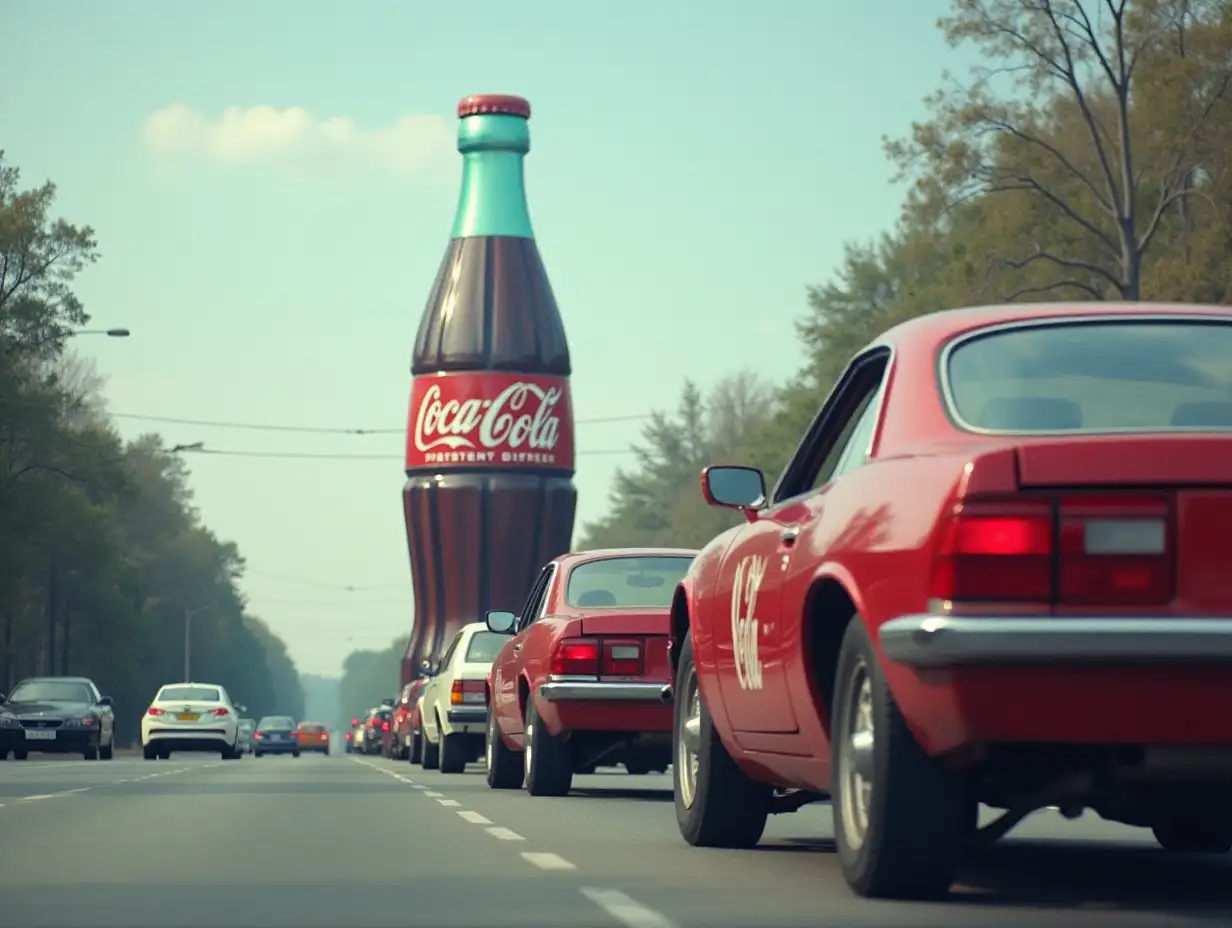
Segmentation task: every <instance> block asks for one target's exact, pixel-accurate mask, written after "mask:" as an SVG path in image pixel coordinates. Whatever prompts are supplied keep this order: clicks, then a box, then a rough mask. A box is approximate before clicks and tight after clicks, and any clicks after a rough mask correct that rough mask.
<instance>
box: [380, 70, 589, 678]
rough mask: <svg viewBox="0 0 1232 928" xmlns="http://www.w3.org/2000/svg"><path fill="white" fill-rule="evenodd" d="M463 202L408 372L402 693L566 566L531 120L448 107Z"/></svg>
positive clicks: (554, 348)
mask: <svg viewBox="0 0 1232 928" xmlns="http://www.w3.org/2000/svg"><path fill="white" fill-rule="evenodd" d="M458 118H459V120H460V124H459V127H458V151H460V152H461V153H462V195H461V198H460V199H459V201H458V212H457V216H456V218H455V219H454V224H453V235H452V238H451V240H450V243H449V248H448V250H447V251H446V252H445V257H444V260H442V261H441V266H440V270H439V271H438V272H437V275H436V283H435V285H433V287H432V293H431V295H430V296H429V297H428V304H427V306H426V307H425V309H424V314H423V319H422V321H421V322H420V324H419V333H418V334H417V335H416V337H415V355H414V359H413V361H412V364H411V373H412V375H413V383H412V386H411V406H410V415H409V422H408V425H407V440H406V475H407V481H406V486H405V488H404V490H403V492H402V502H403V510H404V513H405V516H406V540H407V546H408V547H409V549H410V555H411V576H412V582H413V583H414V587H415V620H414V627H413V631H412V634H411V640H410V645H409V646H408V648H407V653H406V657H405V659H404V661H403V671H402V676H403V684H404V685H405V683H406V682H408V681H409V680H411V679H413V678H414V677H415V676H416V675H418V672H419V667H420V664H421V662H422V661H423V660H425V659H428V660H436V659H437V658H438V657H439V656H440V652H441V649H442V648H443V647H444V645H445V643H446V642H447V641H448V640H449V638H450V636H451V635H452V634H453V633H454V632H455V631H456V630H457V629H458V628H459V627H461V626H462V625H465V624H466V623H468V622H475V621H481V620H482V619H483V616H484V613H485V612H486V611H487V610H488V609H510V610H515V611H516V610H517V609H518V607H519V606H520V605H521V604H522V601H523V600H524V599H525V597H526V595H527V594H528V593H529V591H530V586H531V583H532V582H533V581H534V578H535V576H536V575H537V573H538V571H539V569H540V568H541V567H542V565H543V564H544V563H545V562H546V561H548V560H550V559H552V558H553V557H556V556H557V555H559V554H563V553H564V552H566V551H568V550H569V542H570V538H571V536H572V534H573V514H574V508H575V505H576V502H577V491H576V489H575V488H574V486H573V412H572V408H571V406H570V401H569V379H568V378H569V373H570V367H569V346H568V344H567V343H566V341H565V329H564V326H563V325H562V323H561V319H560V313H559V311H558V310H557V308H556V300H555V299H554V297H553V296H552V288H551V286H550V285H549V284H548V277H547V273H546V271H545V270H544V267H543V262H542V261H541V260H540V258H539V250H538V248H536V247H535V238H534V234H533V233H532V231H531V223H530V212H529V210H528V209H527V205H526V189H525V185H524V182H523V170H522V169H523V159H524V158H525V156H526V153H527V152H528V151H530V131H529V126H528V120H529V119H530V104H529V103H528V102H527V101H525V100H523V99H521V98H520V97H513V96H506V95H503V94H484V95H479V96H473V97H467V98H466V99H464V100H463V101H462V102H461V103H460V104H458Z"/></svg>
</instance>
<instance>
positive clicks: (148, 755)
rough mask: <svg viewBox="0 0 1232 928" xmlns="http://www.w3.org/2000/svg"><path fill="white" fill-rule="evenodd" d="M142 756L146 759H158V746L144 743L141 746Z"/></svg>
mask: <svg viewBox="0 0 1232 928" xmlns="http://www.w3.org/2000/svg"><path fill="white" fill-rule="evenodd" d="M141 756H142V757H144V758H145V759H146V760H158V748H156V747H154V745H152V744H143V745H142V746H141Z"/></svg>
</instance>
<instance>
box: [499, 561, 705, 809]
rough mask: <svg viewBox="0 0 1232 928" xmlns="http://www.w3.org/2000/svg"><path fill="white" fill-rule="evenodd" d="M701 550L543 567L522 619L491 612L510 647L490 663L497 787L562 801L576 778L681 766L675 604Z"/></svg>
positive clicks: (643, 771) (564, 563) (644, 771)
mask: <svg viewBox="0 0 1232 928" xmlns="http://www.w3.org/2000/svg"><path fill="white" fill-rule="evenodd" d="M696 554H697V552H696V551H690V550H685V549H680V548H629V549H620V550H610V551H589V552H585V553H581V554H566V555H563V556H562V557H558V558H556V559H555V560H554V561H552V562H551V563H549V564H548V565H547V566H546V567H544V568H543V572H542V573H541V574H540V575H539V578H538V580H536V581H535V585H534V587H533V588H532V589H531V593H530V596H529V598H528V599H527V601H526V604H525V605H524V606H523V607H522V613H521V615H520V616H515V615H514V614H513V613H512V612H489V613H488V614H487V625H488V629H489V630H490V631H493V632H497V633H498V634H510V635H512V638H511V639H510V641H509V642H508V643H507V644H506V645H505V646H504V647H503V648H502V649H501V650H500V653H499V654H497V656H496V660H495V661H493V662H492V673H491V675H490V676H489V678H488V683H487V686H486V691H485V693H484V700H485V702H486V703H487V705H488V708H489V711H488V733H487V743H486V756H487V764H488V785H489V786H491V787H492V788H493V789H518V788H519V787H521V786H522V784H523V782H525V784H526V788H527V790H528V791H529V792H530V794H531V795H532V796H563V795H565V794H566V793H568V792H569V790H570V788H571V787H572V784H573V775H574V773H581V772H592V771H593V770H594V767H595V765H596V764H599V763H623V764H624V765H625V768H626V769H627V770H628V771H629V772H630V773H646V772H648V771H650V770H659V771H663V770H666V769H667V766H668V765H669V764H670V763H671V732H672V710H671V705H670V701H671V686H670V683H671V668H670V667H669V665H668V659H667V641H668V612H669V607H670V605H671V599H672V594H673V593H674V592H675V590H676V585H677V583H678V582H679V581H680V578H681V577H683V576H684V574H685V572H686V571H687V570H688V568H689V564H690V563H691V562H692V560H693V558H694V557H695V556H696Z"/></svg>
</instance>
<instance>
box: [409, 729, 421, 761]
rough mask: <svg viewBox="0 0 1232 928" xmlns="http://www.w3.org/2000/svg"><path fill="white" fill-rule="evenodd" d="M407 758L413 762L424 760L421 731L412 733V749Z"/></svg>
mask: <svg viewBox="0 0 1232 928" xmlns="http://www.w3.org/2000/svg"><path fill="white" fill-rule="evenodd" d="M407 760H408V761H409V762H410V763H412V764H418V763H420V762H421V761H422V760H423V736H422V735H420V734H419V732H412V733H411V749H410V751H409V752H407Z"/></svg>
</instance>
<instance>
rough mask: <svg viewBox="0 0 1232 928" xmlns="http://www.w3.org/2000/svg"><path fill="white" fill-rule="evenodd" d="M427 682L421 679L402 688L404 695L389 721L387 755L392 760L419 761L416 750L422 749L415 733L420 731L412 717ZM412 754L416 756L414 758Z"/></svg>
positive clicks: (399, 699)
mask: <svg viewBox="0 0 1232 928" xmlns="http://www.w3.org/2000/svg"><path fill="white" fill-rule="evenodd" d="M427 682H428V681H427V680H424V679H422V678H421V679H418V680H412V681H411V682H410V683H408V684H407V685H406V686H404V687H402V695H401V696H400V697H399V698H398V702H397V704H396V705H395V706H394V714H393V716H392V717H391V718H390V720H389V742H388V745H387V749H386V752H385V754H386V756H387V757H389V758H390V759H391V760H409V761H410V762H411V763H418V761H419V757H418V755H417V754H416V750H415V749H416V748H419V747H420V745H418V744H417V743H416V741H415V732H416V731H418V729H417V728H415V727H414V725H413V721H414V720H413V719H412V715H413V714H414V711H415V709H416V708H417V704H418V702H419V692H420V690H422V689H423V688H424V684H425V683H427ZM412 754H416V756H415V757H412V756H411V755H412Z"/></svg>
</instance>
